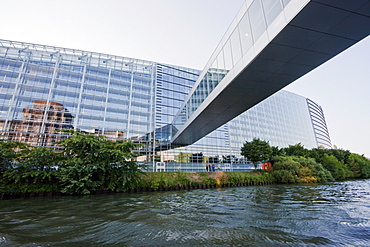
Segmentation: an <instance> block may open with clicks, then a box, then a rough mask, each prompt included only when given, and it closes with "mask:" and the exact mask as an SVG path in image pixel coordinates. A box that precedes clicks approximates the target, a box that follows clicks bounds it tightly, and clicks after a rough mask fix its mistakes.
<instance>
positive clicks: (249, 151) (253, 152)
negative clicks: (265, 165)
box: [241, 138, 272, 169]
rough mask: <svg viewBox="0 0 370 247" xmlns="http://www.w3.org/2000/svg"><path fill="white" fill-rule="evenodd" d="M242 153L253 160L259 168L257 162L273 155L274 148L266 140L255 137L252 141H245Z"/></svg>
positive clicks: (255, 166)
mask: <svg viewBox="0 0 370 247" xmlns="http://www.w3.org/2000/svg"><path fill="white" fill-rule="evenodd" d="M241 155H243V156H244V157H246V158H247V159H248V160H250V161H251V162H253V165H254V168H256V169H257V162H258V161H263V160H268V159H270V158H271V155H272V148H271V146H270V144H269V143H268V142H266V141H262V140H260V139H257V138H254V139H253V141H251V142H245V143H244V145H243V147H242V148H241Z"/></svg>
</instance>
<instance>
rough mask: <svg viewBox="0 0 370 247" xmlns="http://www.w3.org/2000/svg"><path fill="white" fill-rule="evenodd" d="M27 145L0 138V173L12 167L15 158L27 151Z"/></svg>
mask: <svg viewBox="0 0 370 247" xmlns="http://www.w3.org/2000/svg"><path fill="white" fill-rule="evenodd" d="M27 148H28V145H27V144H24V143H21V142H12V141H6V140H0V173H1V172H4V171H5V170H7V169H8V168H10V167H12V165H13V164H14V162H15V161H16V159H17V158H18V157H20V156H22V155H23V154H24V152H27Z"/></svg>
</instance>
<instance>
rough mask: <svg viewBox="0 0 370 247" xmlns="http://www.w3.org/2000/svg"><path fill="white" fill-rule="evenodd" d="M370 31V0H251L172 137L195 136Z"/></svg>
mask: <svg viewBox="0 0 370 247" xmlns="http://www.w3.org/2000/svg"><path fill="white" fill-rule="evenodd" d="M247 2H248V3H247ZM268 2H269V3H271V5H268V4H267V3H268ZM281 3H284V4H283V5H281ZM261 18H262V19H261ZM260 26H262V29H261V28H260ZM369 34H370V1H365V0H351V1H348V0H312V1H307V0H291V1H278V0H277V1H262V2H261V1H260V0H254V1H246V3H245V5H243V7H242V9H241V10H240V12H239V13H238V15H237V17H236V18H235V20H234V21H233V23H232V24H231V26H230V28H229V30H228V31H227V32H226V34H225V36H224V38H223V39H222V40H221V42H220V44H219V45H218V47H217V48H216V50H215V52H214V54H213V55H212V57H211V59H210V60H209V62H208V64H207V65H206V67H205V69H204V71H203V72H202V74H201V76H200V78H199V80H198V81H197V83H196V84H195V86H194V88H193V90H192V92H191V93H190V94H189V96H188V98H187V100H186V101H185V103H184V105H183V106H182V109H181V110H180V112H179V113H178V115H177V117H176V119H175V121H174V123H173V124H174V126H175V127H176V128H177V129H178V132H177V133H176V134H175V135H174V136H173V138H172V141H171V142H172V143H173V144H175V145H189V144H192V143H194V142H196V141H197V140H199V139H200V138H202V137H204V136H205V135H207V134H208V133H210V132H212V131H213V130H215V129H217V128H218V127H219V126H221V125H223V124H225V123H227V122H228V121H230V120H231V119H233V118H235V117H236V116H238V115H239V114H241V113H243V112H244V111H246V110H248V109H249V108H251V107H253V106H254V105H256V104H257V103H259V102H261V101H262V100H264V99H266V98H267V97H269V96H270V95H272V94H274V93H275V92H277V91H279V90H280V89H282V88H284V87H285V86H287V85H288V84H290V83H292V82H293V81H295V80H297V79H298V78H300V77H302V76H303V75H305V74H306V73H309V72H310V71H312V70H314V69H315V68H316V67H318V66H320V65H321V64H323V63H325V62H326V61H328V60H330V59H331V58H333V57H334V56H336V55H338V54H339V53H341V52H342V51H344V50H346V49H347V48H349V47H350V46H352V45H354V44H355V43H357V42H358V41H360V40H362V39H363V38H365V37H367V36H368V35H369ZM248 42H249V43H250V44H249V43H248ZM323 83H325V82H323ZM318 90H319V89H318ZM333 93H334V91H333Z"/></svg>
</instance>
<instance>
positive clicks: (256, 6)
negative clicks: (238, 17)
mask: <svg viewBox="0 0 370 247" xmlns="http://www.w3.org/2000/svg"><path fill="white" fill-rule="evenodd" d="M248 12H249V17H250V22H251V27H252V33H253V40H254V42H256V41H257V40H258V38H259V37H261V35H262V34H263V32H264V31H265V30H266V24H265V20H264V16H263V11H262V6H261V0H255V1H254V2H253V3H252V5H251V6H250V8H249V11H248Z"/></svg>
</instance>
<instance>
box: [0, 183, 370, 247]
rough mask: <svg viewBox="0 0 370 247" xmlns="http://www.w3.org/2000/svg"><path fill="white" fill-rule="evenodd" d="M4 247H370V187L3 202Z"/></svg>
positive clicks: (262, 188)
mask: <svg viewBox="0 0 370 247" xmlns="http://www.w3.org/2000/svg"><path fill="white" fill-rule="evenodd" d="M0 246H1V247H2V246H12V247H13V246H30V247H33V246H192V247H194V246H370V180H357V181H346V182H336V183H329V184H325V185H267V186H250V187H233V188H218V189H204V190H191V191H166V192H148V193H137V194H126V193H122V194H108V195H106V194H104V195H91V196H81V197H72V196H65V197H38V198H29V199H13V200H2V201H0Z"/></svg>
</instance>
